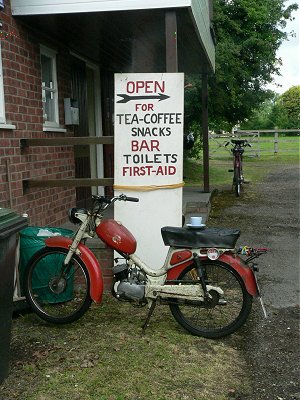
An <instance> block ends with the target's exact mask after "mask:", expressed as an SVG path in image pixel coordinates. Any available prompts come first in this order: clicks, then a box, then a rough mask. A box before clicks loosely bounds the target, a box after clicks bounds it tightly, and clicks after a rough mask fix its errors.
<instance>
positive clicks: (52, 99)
mask: <svg viewBox="0 0 300 400" xmlns="http://www.w3.org/2000/svg"><path fill="white" fill-rule="evenodd" d="M41 71H42V100H43V116H44V125H45V126H46V127H47V126H48V127H58V126H59V116H58V91H57V77H56V52H55V51H53V50H51V49H48V48H47V47H44V46H41Z"/></svg>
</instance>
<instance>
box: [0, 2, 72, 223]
mask: <svg viewBox="0 0 300 400" xmlns="http://www.w3.org/2000/svg"><path fill="white" fill-rule="evenodd" d="M7 3H9V2H7V1H6V2H5V9H4V12H1V13H0V14H1V17H0V18H1V21H2V24H3V26H2V28H1V30H2V35H1V47H2V64H3V80H4V96H5V110H6V113H5V114H6V122H7V124H12V125H15V126H16V129H2V128H1V126H0V207H8V208H13V209H15V210H17V211H18V212H20V213H22V212H27V213H28V214H29V217H30V224H32V225H40V226H44V225H52V226H59V225H60V224H62V223H63V222H64V221H65V219H66V215H67V209H68V208H69V207H71V206H73V205H74V204H75V189H73V188H71V189H63V188H51V189H39V188H37V189H30V190H28V191H27V192H26V193H25V194H23V184H22V180H23V179H28V178H35V177H38V178H41V177H45V179H46V178H49V179H55V178H70V177H74V154H73V147H72V146H63V147H62V146H57V147H31V148H27V149H25V150H23V151H21V149H20V139H21V138H40V137H42V138H45V137H57V136H62V135H63V136H66V135H67V136H68V135H69V136H70V135H73V132H72V131H71V130H68V132H67V133H54V132H43V107H42V94H41V71H40V49H39V46H40V44H44V45H46V46H48V47H50V48H53V49H55V50H56V51H57V52H58V54H57V74H58V90H59V109H60V113H59V115H60V123H61V124H62V125H63V117H64V113H63V98H64V97H70V82H71V80H70V70H69V64H70V63H69V60H68V58H69V55H68V54H69V51H68V50H67V49H66V48H64V47H63V45H61V44H59V45H58V44H57V43H51V38H45V37H38V36H37V34H36V33H33V32H31V31H30V29H29V28H27V27H26V26H24V25H22V23H21V22H19V21H18V20H17V19H14V18H12V17H11V15H10V8H9V4H7Z"/></svg>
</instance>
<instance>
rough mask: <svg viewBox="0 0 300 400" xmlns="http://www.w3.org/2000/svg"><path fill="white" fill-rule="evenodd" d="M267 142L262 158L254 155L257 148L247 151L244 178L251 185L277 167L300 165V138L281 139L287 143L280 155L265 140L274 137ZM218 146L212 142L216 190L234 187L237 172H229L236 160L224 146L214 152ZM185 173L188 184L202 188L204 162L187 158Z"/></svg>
mask: <svg viewBox="0 0 300 400" xmlns="http://www.w3.org/2000/svg"><path fill="white" fill-rule="evenodd" d="M263 139H264V142H262V143H260V149H261V152H260V157H256V156H253V153H252V150H253V149H250V150H248V149H247V150H246V151H245V155H244V162H243V170H244V176H245V180H246V181H250V182H251V183H256V182H259V181H260V180H261V179H262V178H263V177H264V176H265V175H266V174H267V173H269V172H271V171H272V169H273V168H274V166H276V165H279V164H281V165H288V164H295V163H298V162H299V142H300V138H299V136H297V137H284V138H280V140H281V139H282V140H285V142H283V143H279V153H277V154H274V145H273V143H266V142H265V140H271V139H272V138H271V137H269V138H263ZM290 140H291V141H292V142H290ZM223 142H226V140H225V139H223ZM217 146H218V145H217V143H216V142H214V141H212V140H211V141H210V150H211V157H210V160H209V170H210V176H209V178H210V185H211V186H212V187H219V186H224V185H226V186H228V185H231V184H232V178H233V173H232V172H228V170H229V169H232V168H233V157H232V155H231V153H229V152H228V150H226V149H225V148H224V147H222V148H220V149H219V150H218V151H217V152H213V150H214V149H216V148H217ZM228 147H229V146H228ZM183 174H184V181H185V183H186V184H187V185H201V184H202V183H203V162H202V160H195V159H185V161H184V173H183Z"/></svg>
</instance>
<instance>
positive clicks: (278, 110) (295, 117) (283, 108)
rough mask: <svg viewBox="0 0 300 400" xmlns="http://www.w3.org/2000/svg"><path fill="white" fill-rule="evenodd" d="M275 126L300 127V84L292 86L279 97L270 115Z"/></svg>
mask: <svg viewBox="0 0 300 400" xmlns="http://www.w3.org/2000/svg"><path fill="white" fill-rule="evenodd" d="M270 119H271V120H272V121H273V123H274V127H275V126H276V127H278V128H282V129H293V128H298V129H299V128H300V86H292V87H291V88H290V89H289V90H287V91H286V92H284V93H283V94H282V95H281V96H279V97H278V99H277V101H276V103H275V105H274V107H273V109H272V113H271V116H270Z"/></svg>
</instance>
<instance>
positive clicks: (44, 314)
mask: <svg viewBox="0 0 300 400" xmlns="http://www.w3.org/2000/svg"><path fill="white" fill-rule="evenodd" d="M67 254H68V250H66V249H63V248H48V247H46V248H43V249H41V250H39V251H38V252H37V253H35V255H34V256H33V257H32V258H31V260H30V261H29V263H28V265H27V267H26V271H25V276H24V291H25V296H26V300H27V302H28V303H29V304H30V306H31V308H32V309H33V311H34V312H35V313H36V314H37V315H38V316H39V317H41V318H42V319H43V320H45V321H47V322H51V323H54V324H66V323H70V322H73V321H76V320H77V319H79V318H80V317H81V316H82V315H83V314H84V313H85V312H86V311H87V309H88V308H89V307H90V305H91V301H92V300H91V297H90V280H89V274H88V271H87V269H86V267H85V265H84V263H83V262H82V261H81V260H80V258H79V257H78V256H76V255H73V257H72V259H71V261H70V263H69V265H68V266H67V267H66V266H64V260H65V258H66V255H67Z"/></svg>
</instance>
